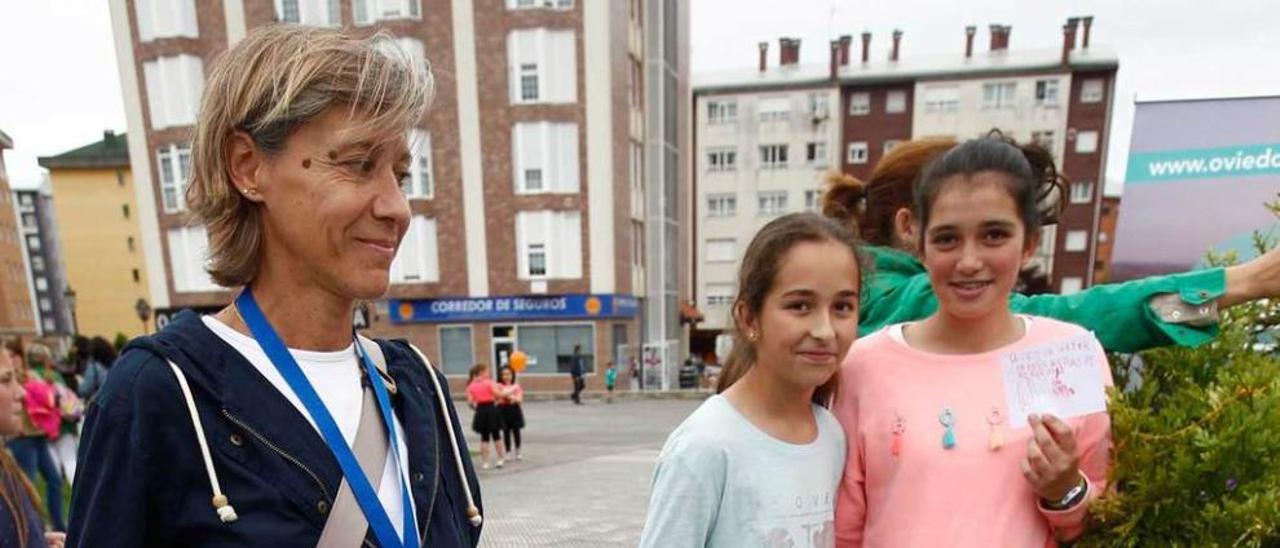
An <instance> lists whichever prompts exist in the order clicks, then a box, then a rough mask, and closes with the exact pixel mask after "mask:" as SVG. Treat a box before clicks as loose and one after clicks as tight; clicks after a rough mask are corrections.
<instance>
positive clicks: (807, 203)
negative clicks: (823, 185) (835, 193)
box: [804, 190, 822, 211]
mask: <svg viewBox="0 0 1280 548" xmlns="http://www.w3.org/2000/svg"><path fill="white" fill-rule="evenodd" d="M821 200H822V191H821V190H806V191H804V209H805V210H806V211H818V207H819V206H820V205H821V203H820V202H821Z"/></svg>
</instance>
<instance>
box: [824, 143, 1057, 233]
mask: <svg viewBox="0 0 1280 548" xmlns="http://www.w3.org/2000/svg"><path fill="white" fill-rule="evenodd" d="M986 138H988V139H995V140H999V141H1003V142H1005V143H1007V144H1009V145H1011V146H1013V147H1016V148H1017V149H1018V150H1019V151H1020V152H1021V153H1022V156H1023V157H1024V158H1025V159H1026V161H1027V163H1028V164H1029V165H1030V168H1031V172H1032V177H1034V178H1035V179H1036V183H1037V187H1038V190H1039V194H1038V195H1037V200H1038V205H1039V210H1040V215H1039V216H1040V224H1041V225H1042V226H1043V225H1050V224H1053V223H1056V222H1057V219H1058V214H1059V212H1060V210H1061V207H1062V200H1061V196H1062V189H1063V188H1065V184H1066V180H1065V178H1063V176H1062V175H1061V174H1060V173H1058V170H1057V167H1056V166H1055V165H1054V162H1053V154H1052V153H1050V152H1049V151H1048V150H1045V149H1044V148H1043V147H1041V146H1040V145H1038V144H1036V143H1024V144H1018V143H1017V142H1015V141H1014V140H1013V139H1010V138H1008V137H1005V136H1004V134H1002V133H1001V132H1000V131H999V130H995V129H993V130H991V131H990V132H988V133H987V136H986ZM959 144H960V143H959V142H958V141H956V140H955V139H952V138H950V137H927V138H923V139H912V140H910V141H904V142H902V143H899V144H897V145H895V146H894V147H893V150H891V151H889V153H888V154H886V155H885V156H884V157H883V158H881V159H880V162H879V163H877V164H876V166H875V168H874V169H872V170H871V177H870V178H869V179H868V180H867V181H866V182H865V183H864V182H862V181H859V180H858V179H856V178H854V177H853V176H850V175H844V174H839V173H832V174H829V175H827V177H826V191H825V192H823V195H822V214H823V215H826V216H827V217H831V218H833V219H836V220H838V221H840V222H842V223H845V224H846V225H847V226H848V227H849V228H850V230H853V231H854V232H855V233H856V234H857V235H858V237H859V238H861V239H862V240H863V241H865V242H867V243H869V244H871V245H881V246H892V245H893V243H894V242H893V240H894V226H893V219H894V216H895V215H897V213H898V210H900V209H912V207H913V206H914V204H915V194H916V192H915V185H916V183H917V181H918V180H919V179H920V175H921V174H922V173H924V171H925V168H927V167H928V166H929V165H930V164H931V163H933V162H934V161H935V160H937V159H938V158H940V157H941V156H942V155H943V154H945V153H946V152H947V151H949V150H951V149H953V148H955V147H956V146H958V145H959Z"/></svg>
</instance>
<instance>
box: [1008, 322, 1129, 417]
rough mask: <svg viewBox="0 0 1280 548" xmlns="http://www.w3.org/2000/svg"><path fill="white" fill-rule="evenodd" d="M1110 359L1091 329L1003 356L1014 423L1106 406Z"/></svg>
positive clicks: (1077, 414)
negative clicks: (1030, 415)
mask: <svg viewBox="0 0 1280 548" xmlns="http://www.w3.org/2000/svg"><path fill="white" fill-rule="evenodd" d="M1105 360H1106V358H1105V357H1104V356H1103V355H1102V353H1101V352H1100V350H1099V348H1098V343H1097V342H1096V341H1094V339H1093V336H1092V335H1090V334H1087V333H1086V334H1082V335H1079V336H1076V337H1072V338H1070V339H1066V340H1063V341H1058V342H1055V343H1052V344H1048V345H1044V346H1039V347H1035V348H1029V349H1026V350H1020V351H1017V352H1010V353H1008V354H1005V355H1004V356H1002V357H1001V361H1002V363H1001V365H1002V366H1003V368H1004V393H1005V398H1007V399H1008V409H1009V426H1010V427H1011V428H1025V427H1026V426H1027V414H1028V413H1052V414H1054V415H1056V416H1057V417H1058V418H1062V419H1066V418H1071V417H1078V416H1081V415H1088V414H1090V413H1098V412H1101V411H1106V409H1107V392H1106V387H1105V384H1104V380H1103V379H1104V378H1105V377H1104V373H1103V372H1104V371H1105V368H1106V367H1107V365H1106V363H1104V362H1105Z"/></svg>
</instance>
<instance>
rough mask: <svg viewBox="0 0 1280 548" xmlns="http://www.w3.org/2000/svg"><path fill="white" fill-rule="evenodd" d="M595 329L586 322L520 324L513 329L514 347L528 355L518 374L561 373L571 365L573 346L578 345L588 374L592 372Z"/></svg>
mask: <svg viewBox="0 0 1280 548" xmlns="http://www.w3.org/2000/svg"><path fill="white" fill-rule="evenodd" d="M594 337H595V329H593V328H592V326H590V325H528V324H526V325H521V326H520V327H518V328H516V347H517V348H519V349H521V350H523V351H524V353H525V354H528V356H529V365H528V366H526V369H525V370H524V372H523V373H522V374H523V375H529V374H561V375H562V374H564V373H568V372H569V369H570V368H571V367H573V347H574V346H580V347H581V349H582V350H581V356H582V358H583V361H585V362H586V363H585V366H584V369H585V370H586V373H587V374H588V375H590V374H593V373H595V371H596V366H595V350H594V348H595V344H594Z"/></svg>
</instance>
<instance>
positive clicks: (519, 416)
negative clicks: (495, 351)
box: [494, 366, 524, 460]
mask: <svg viewBox="0 0 1280 548" xmlns="http://www.w3.org/2000/svg"><path fill="white" fill-rule="evenodd" d="M497 388H498V394H499V395H498V415H499V416H500V417H502V445H503V446H504V447H505V448H506V450H507V454H508V455H510V454H511V451H512V450H513V448H512V443H511V439H512V438H515V447H514V450H515V455H516V460H524V452H523V451H522V450H521V449H520V430H521V429H523V428H524V409H522V408H521V406H520V404H521V402H523V401H524V388H521V387H520V384H519V383H517V382H516V370H515V369H512V368H511V367H510V366H503V367H502V370H501V372H500V373H498V387H497ZM494 445H497V443H494Z"/></svg>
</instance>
